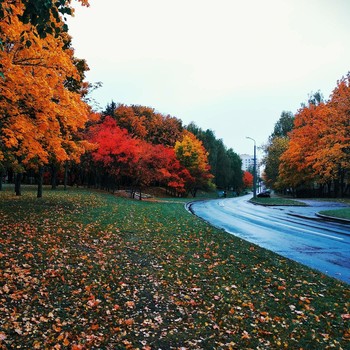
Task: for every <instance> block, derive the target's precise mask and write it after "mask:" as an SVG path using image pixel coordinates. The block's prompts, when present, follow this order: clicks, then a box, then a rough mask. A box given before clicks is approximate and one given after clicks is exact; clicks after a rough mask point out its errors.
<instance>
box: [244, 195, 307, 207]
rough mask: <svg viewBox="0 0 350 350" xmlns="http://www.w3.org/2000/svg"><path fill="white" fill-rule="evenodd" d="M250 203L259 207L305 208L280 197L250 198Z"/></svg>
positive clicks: (293, 201)
mask: <svg viewBox="0 0 350 350" xmlns="http://www.w3.org/2000/svg"><path fill="white" fill-rule="evenodd" d="M250 202H251V203H255V204H260V205H271V206H272V205H294V206H304V207H305V206H306V204H305V203H303V202H299V201H296V200H294V199H287V198H280V197H270V198H268V197H267V198H264V197H262V198H259V197H257V198H255V199H254V198H252V199H251V200H250Z"/></svg>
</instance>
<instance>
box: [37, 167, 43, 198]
mask: <svg viewBox="0 0 350 350" xmlns="http://www.w3.org/2000/svg"><path fill="white" fill-rule="evenodd" d="M43 175H44V167H42V166H40V167H39V176H38V192H37V195H36V197H37V198H42V196H43Z"/></svg>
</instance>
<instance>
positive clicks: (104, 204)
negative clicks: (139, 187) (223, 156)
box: [0, 188, 350, 350]
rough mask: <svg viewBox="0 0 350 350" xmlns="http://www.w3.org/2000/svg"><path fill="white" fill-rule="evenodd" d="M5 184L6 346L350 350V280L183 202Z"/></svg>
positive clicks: (2, 317)
mask: <svg viewBox="0 0 350 350" xmlns="http://www.w3.org/2000/svg"><path fill="white" fill-rule="evenodd" d="M35 194H36V193H35V189H32V188H28V189H24V190H23V195H22V197H20V198H16V197H15V196H14V195H13V194H12V191H11V192H10V191H8V190H6V191H3V192H1V193H0V220H1V221H0V223H1V224H0V234H1V236H0V265H1V269H0V348H1V349H14V348H16V349H72V350H77V349H144V350H147V349H180V348H183V349H346V348H349V346H350V311H349V303H350V302H349V300H350V299H349V297H350V290H349V285H346V284H344V283H341V282H339V281H337V280H335V279H332V278H329V277H326V276H325V275H323V274H321V273H319V272H316V271H314V270H310V269H309V268H306V267H304V266H302V265H300V264H297V263H294V262H292V261H290V260H287V259H286V258H283V257H281V256H278V255H276V254H274V253H271V252H269V251H267V250H264V249H261V248H259V247H257V246H255V245H253V244H250V243H248V242H245V241H243V240H241V239H239V238H235V237H234V236H232V235H229V234H227V233H225V232H224V231H222V230H218V229H216V228H213V227H211V226H209V225H208V224H206V223H205V222H203V221H202V220H200V219H198V218H196V217H195V216H192V215H190V214H189V213H188V212H187V211H186V210H185V209H184V203H183V201H179V200H175V201H172V200H164V199H162V200H161V201H159V202H156V201H153V202H145V201H136V200H129V199H124V198H118V197H115V196H113V195H110V194H104V193H99V192H88V191H86V190H78V189H75V190H68V191H66V192H65V191H63V190H58V191H49V190H47V191H46V192H44V198H42V199H37V198H35Z"/></svg>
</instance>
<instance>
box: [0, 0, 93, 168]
mask: <svg viewBox="0 0 350 350" xmlns="http://www.w3.org/2000/svg"><path fill="white" fill-rule="evenodd" d="M3 6H4V5H3ZM5 6H7V7H8V8H10V9H11V11H8V12H6V16H7V18H5V20H3V21H1V22H0V33H1V41H2V43H3V46H4V49H3V50H2V51H0V61H1V64H2V72H3V75H4V77H3V78H2V79H0V89H1V97H0V128H1V130H0V131H1V132H0V135H1V136H0V137H1V143H2V144H3V148H2V149H1V148H0V158H1V157H3V156H4V153H5V152H7V153H11V154H12V155H13V156H15V157H16V159H17V160H18V161H19V162H20V163H22V164H24V165H26V164H29V163H33V162H35V163H38V164H47V163H48V162H49V159H50V158H55V159H56V160H57V161H65V160H68V159H72V158H75V159H78V156H79V155H80V154H81V153H82V152H84V150H85V147H87V146H88V143H87V142H85V141H77V140H76V137H75V135H76V133H77V132H78V131H79V130H80V129H82V128H83V127H84V125H85V122H86V121H87V120H88V115H89V107H88V105H87V104H86V103H84V102H83V101H82V99H81V94H80V92H79V91H70V90H69V89H68V88H67V87H66V82H67V80H68V79H71V78H73V79H75V80H77V81H80V80H81V77H80V76H79V72H78V71H77V69H76V67H75V65H74V63H73V62H74V57H73V50H72V49H71V48H69V41H70V38H69V36H68V35H67V34H66V33H62V34H61V36H60V37H57V38H55V37H53V36H52V35H47V36H46V38H45V39H40V38H39V37H38V36H36V35H35V30H33V27H32V26H31V25H30V24H23V23H22V22H21V21H20V20H19V16H20V15H21V14H22V12H23V4H22V3H21V2H12V1H5Z"/></svg>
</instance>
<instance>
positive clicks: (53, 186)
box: [51, 165, 57, 190]
mask: <svg viewBox="0 0 350 350" xmlns="http://www.w3.org/2000/svg"><path fill="white" fill-rule="evenodd" d="M56 188H57V168H56V166H55V165H51V189H52V190H55V189H56Z"/></svg>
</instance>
